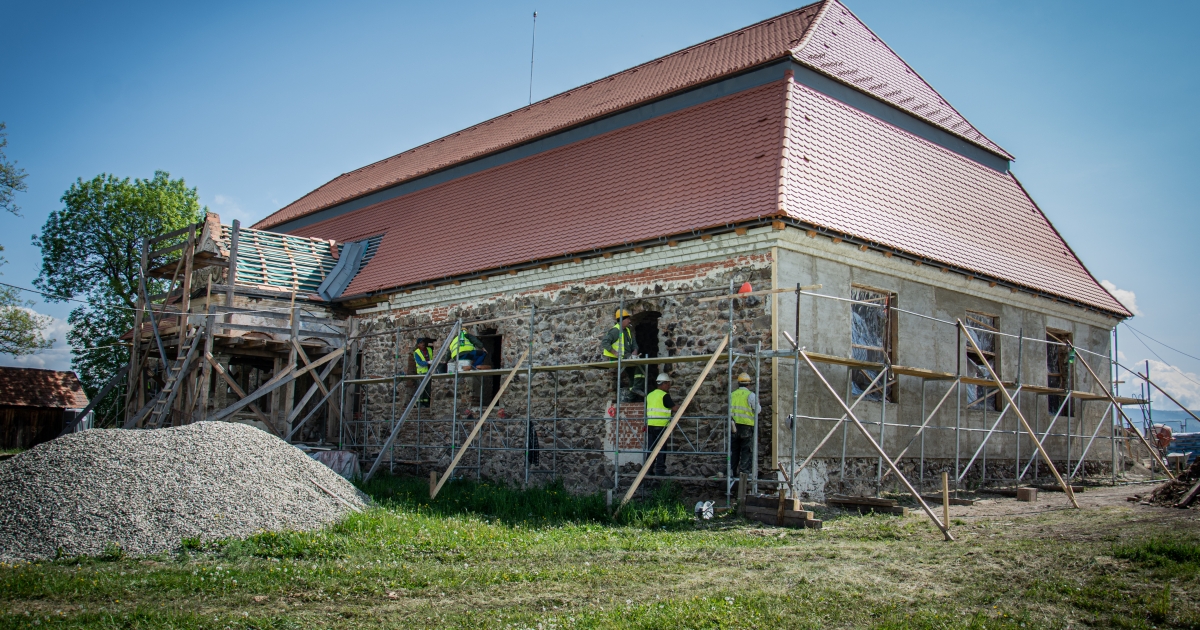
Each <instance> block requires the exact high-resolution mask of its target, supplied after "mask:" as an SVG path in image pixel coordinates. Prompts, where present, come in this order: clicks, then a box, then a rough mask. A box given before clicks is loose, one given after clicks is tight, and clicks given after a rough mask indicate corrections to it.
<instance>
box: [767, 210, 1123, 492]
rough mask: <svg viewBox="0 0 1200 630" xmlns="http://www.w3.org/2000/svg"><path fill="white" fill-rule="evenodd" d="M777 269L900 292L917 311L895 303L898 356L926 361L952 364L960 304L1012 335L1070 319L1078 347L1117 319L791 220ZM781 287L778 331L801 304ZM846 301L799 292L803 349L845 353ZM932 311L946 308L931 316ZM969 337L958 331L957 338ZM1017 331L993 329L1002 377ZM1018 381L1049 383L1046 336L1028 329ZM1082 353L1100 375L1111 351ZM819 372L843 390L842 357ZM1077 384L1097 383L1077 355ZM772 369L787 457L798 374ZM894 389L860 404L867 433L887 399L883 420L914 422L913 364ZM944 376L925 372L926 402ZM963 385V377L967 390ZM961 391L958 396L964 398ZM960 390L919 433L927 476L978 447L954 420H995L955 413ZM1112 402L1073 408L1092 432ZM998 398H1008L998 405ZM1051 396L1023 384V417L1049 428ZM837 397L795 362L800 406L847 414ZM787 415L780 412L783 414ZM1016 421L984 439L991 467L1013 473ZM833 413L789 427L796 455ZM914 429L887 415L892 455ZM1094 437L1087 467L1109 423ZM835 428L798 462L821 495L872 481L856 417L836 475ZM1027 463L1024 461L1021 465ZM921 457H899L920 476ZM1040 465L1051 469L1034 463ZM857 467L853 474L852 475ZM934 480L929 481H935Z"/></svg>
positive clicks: (780, 453)
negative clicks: (812, 230) (882, 398)
mask: <svg viewBox="0 0 1200 630" xmlns="http://www.w3.org/2000/svg"><path fill="white" fill-rule="evenodd" d="M777 251H778V254H777V259H778V263H777V265H778V271H777V275H776V282H777V283H778V284H779V286H784V287H787V286H794V285H795V284H796V283H800V284H805V285H807V284H814V283H820V284H822V285H823V288H822V289H821V290H820V291H819V292H820V293H822V294H826V295H831V296H836V297H841V298H847V299H848V298H849V297H850V289H851V286H852V285H863V286H868V287H874V288H879V289H884V290H888V291H892V292H895V293H896V294H897V306H898V307H899V308H900V309H903V310H908V311H913V312H914V313H918V314H920V315H924V316H927V317H921V316H918V315H911V314H906V313H901V314H899V316H898V317H899V320H898V326H897V329H898V334H897V346H896V357H895V362H896V364H897V365H903V366H909V367H917V368H925V369H930V370H936V371H941V372H951V373H953V372H955V371H956V369H957V366H958V361H959V358H960V356H959V352H958V345H957V344H958V333H957V329H956V327H955V326H953V325H952V324H947V323H943V322H951V323H952V322H954V320H955V319H957V318H962V317H964V316H965V313H966V311H967V310H972V311H978V312H983V313H988V314H991V315H997V316H999V324H1000V329H1001V331H1002V332H1003V333H1007V334H1009V335H1013V336H1017V335H1021V334H1022V333H1023V334H1024V335H1025V336H1026V337H1028V338H1031V339H1033V340H1042V339H1045V331H1046V328H1047V327H1050V328H1056V329H1062V330H1068V331H1071V332H1072V333H1073V334H1074V338H1075V343H1076V344H1077V346H1078V347H1080V348H1082V349H1087V350H1090V351H1093V352H1096V353H1099V354H1101V355H1105V356H1107V355H1108V352H1109V341H1110V338H1111V337H1110V333H1111V330H1112V327H1113V326H1114V325H1115V324H1116V321H1117V320H1115V319H1113V318H1109V317H1106V316H1104V315H1101V314H1098V313H1096V312H1091V311H1086V310H1084V309H1081V308H1077V307H1073V306H1068V305H1067V304H1065V303H1061V302H1054V301H1052V300H1047V299H1043V298H1035V297H1032V296H1029V295H1027V294H1024V293H1012V292H1010V291H1009V290H1008V289H1005V288H1004V287H999V286H997V287H991V286H989V285H988V283H987V282H984V281H981V280H971V279H968V277H966V276H963V275H959V274H956V273H942V272H940V271H938V270H935V269H932V268H931V267H929V266H914V265H913V264H912V263H910V262H907V261H902V260H900V259H898V258H887V257H885V256H883V255H882V254H880V253H877V252H871V251H867V252H863V251H860V250H859V249H858V248H857V247H855V246H853V245H850V244H848V243H844V242H843V243H840V244H835V243H834V242H833V241H832V240H831V239H829V238H825V237H821V236H817V237H815V238H810V237H808V236H807V235H805V233H804V232H801V231H799V230H787V231H786V232H785V233H784V234H782V235H781V238H780V240H779V242H778V250H777ZM776 299H777V304H776V307H775V308H776V309H777V310H776V312H777V319H778V321H779V327H780V330H779V336H778V337H777V338H778V339H780V340H781V343H782V339H783V337H782V331H784V330H787V331H789V332H790V331H791V330H792V328H793V326H794V318H795V314H796V307H795V299H794V297H792V296H791V295H780V296H779V297H777V298H776ZM850 307H851V305H850V304H849V303H848V302H841V301H836V300H832V299H822V298H816V297H808V296H805V297H803V298H802V300H801V308H800V321H801V325H800V335H799V339H800V344H801V345H802V346H804V347H805V348H806V349H808V350H810V351H813V352H819V353H823V354H829V355H835V356H843V357H849V356H851V347H850V342H851V329H850V321H851V318H850ZM928 317H933V318H937V319H939V320H943V321H942V322H937V321H932V320H931V319H929V318H928ZM964 343H965V342H964ZM1019 345H1021V344H1019V343H1018V340H1017V339H1014V338H1011V337H1001V338H1000V351H999V358H1000V376H1001V378H1002V379H1004V380H1005V381H1010V380H1015V378H1016V375H1017V358H1018V346H1019ZM1023 346H1024V347H1023V350H1022V351H1021V354H1022V359H1023V360H1022V368H1021V381H1022V382H1025V383H1031V384H1036V385H1043V386H1044V385H1045V384H1046V346H1045V345H1044V344H1041V343H1036V342H1034V341H1026V342H1025V343H1024V344H1023ZM1083 356H1084V358H1085V359H1086V360H1087V361H1088V363H1089V364H1090V365H1091V366H1092V368H1093V369H1094V370H1096V372H1097V374H1098V375H1099V376H1100V377H1101V378H1106V376H1107V375H1108V374H1109V372H1108V369H1109V366H1108V362H1107V361H1106V360H1104V359H1103V358H1100V357H1095V356H1093V355H1083ZM961 357H962V361H963V366H964V367H963V369H964V370H966V367H965V366H966V362H965V351H964V352H963V354H962V355H961ZM818 367H819V368H820V369H821V371H822V373H823V374H824V375H825V377H826V378H827V379H828V380H829V383H830V384H831V385H832V386H833V388H834V389H835V390H836V391H837V392H838V393H839V394H840V395H841V396H843V397H845V396H846V392H847V385H848V382H847V379H848V377H849V370H848V368H845V367H841V366H834V365H822V364H818ZM1077 370H1078V371H1077V376H1076V379H1077V380H1076V385H1075V389H1078V390H1084V391H1090V392H1094V393H1100V392H1101V390H1100V388H1099V387H1098V386H1097V385H1096V384H1095V383H1094V382H1093V381H1092V380H1091V378H1090V377H1089V376H1088V375H1087V372H1086V370H1085V369H1084V368H1083V366H1082V365H1078V367H1077ZM773 373H774V374H776V378H777V379H778V381H777V384H776V388H775V391H776V392H777V400H776V405H775V406H774V408H775V412H776V418H775V422H774V426H776V427H780V430H779V432H778V433H777V434H776V435H775V436H774V440H775V444H776V451H775V453H776V456H777V457H778V458H779V460H780V461H782V462H783V465H784V466H786V465H787V461H788V460H789V459H790V458H791V454H792V450H791V449H792V435H791V433H790V432H789V431H788V429H787V422H786V421H785V420H786V417H787V415H788V414H790V413H791V411H792V391H793V387H792V383H793V382H794V381H793V379H794V375H793V371H792V361H791V359H783V358H781V359H777V360H776V366H775V367H774V368H773ZM899 387H900V390H899V391H898V392H897V396H898V399H897V402H896V403H889V404H887V405H882V404H881V403H879V402H870V401H864V402H862V403H860V404H859V405H858V407H856V408H855V413H856V415H857V416H858V417H859V419H860V420H861V421H863V422H866V423H871V424H869V425H868V426H869V429H870V431H871V433H872V436H873V437H875V438H876V439H877V440H878V438H879V425H878V422H879V419H880V416H881V413H884V407H885V406H886V414H887V416H886V417H887V423H891V424H906V425H920V424H921V422H922V421H923V416H922V406H921V398H922V392H921V387H922V386H921V379H918V378H916V377H911V376H901V377H900V380H899ZM948 387H949V384H948V382H947V381H933V380H930V381H928V383H927V385H925V388H926V392H925V401H926V402H925V404H926V410H927V411H932V410H933V408H934V406H935V405H936V404H937V402H938V400H939V399H940V398H941V397H942V395H943V394H944V393H945V392H946V391H947V388H948ZM966 395H967V394H966V388H964V389H963V396H964V397H965V396H966ZM850 400H851V401H852V400H853V399H850ZM964 400H965V399H964ZM956 403H957V393H952V394H951V397H950V398H949V399H948V400H947V401H946V403H945V404H944V405H943V407H942V409H941V411H940V412H939V413H938V414H937V415H936V416H935V417H934V419H933V420H932V422H931V425H932V426H934V427H941V428H935V429H927V432H926V435H925V441H924V454H925V458H926V480H927V481H928V482H929V483H931V484H933V483H939V482H938V481H937V479H938V475H939V474H940V472H941V471H942V470H943V469H947V468H948V469H949V471H950V473H951V478H952V479H953V478H954V477H955V470H954V457H955V453H956V451H957V452H958V454H959V457H960V465H961V466H963V467H965V466H966V464H967V462H968V461H969V460H970V458H971V456H972V455H973V454H974V453H975V451H976V449H977V448H978V446H979V444H980V443H981V440H982V438H983V436H984V433H983V432H977V433H968V432H962V433H961V434H960V439H959V440H958V441H957V444H956V439H955V433H954V431H952V430H950V429H952V428H953V427H954V426H955V424H956V421H957V422H959V423H961V425H960V426H962V427H969V428H977V429H983V428H990V427H991V426H992V424H993V423H994V422H995V420H996V417H997V415H998V414H997V412H995V411H988V412H987V418H986V420H985V418H984V413H983V412H981V411H974V410H967V409H966V408H965V404H964V406H963V411H962V412H961V414H957V413H956V408H957V404H956ZM1106 407H1107V403H1106V402H1099V401H1094V402H1085V403H1083V404H1082V407H1081V408H1080V409H1081V411H1082V412H1083V413H1085V414H1086V415H1085V416H1084V418H1083V421H1084V430H1085V431H1086V433H1087V435H1088V436H1090V435H1091V433H1092V431H1093V430H1094V429H1095V427H1096V426H1097V423H1098V422H1101V419H1100V414H1101V413H1103V411H1104V410H1105V408H1106ZM1001 408H1003V404H1002V405H1001ZM1047 408H1048V404H1047V398H1046V397H1045V396H1039V397H1035V396H1034V395H1032V394H1026V395H1023V396H1022V397H1021V409H1022V412H1023V413H1024V414H1025V417H1026V419H1027V420H1028V421H1029V422H1030V424H1033V425H1035V429H1036V428H1039V427H1040V428H1041V429H1043V430H1044V428H1045V426H1046V424H1047V423H1048V421H1049V416H1051V415H1052V414H1049V413H1048V412H1047ZM842 413H843V412H842V410H841V408H840V406H838V405H837V403H836V402H835V401H833V399H832V398H831V396H830V394H829V392H828V391H827V390H826V389H825V387H824V385H822V384H821V383H820V381H819V380H818V379H816V378H815V377H813V376H812V374H811V372H810V371H809V370H808V368H807V366H804V367H802V368H801V385H800V409H799V414H800V415H801V416H812V417H819V418H835V419H836V418H838V417H840V416H841V415H842ZM781 419H782V420H781ZM1079 421H1080V417H1079V416H1076V417H1075V418H1073V419H1072V420H1071V424H1072V428H1071V431H1072V433H1073V434H1076V435H1078V434H1079V433H1080V427H1079ZM1016 423H1017V419H1016V416H1015V415H1014V414H1011V413H1010V414H1008V415H1007V416H1006V417H1005V418H1004V420H1003V421H1002V423H1001V424H1000V425H999V426H998V431H1000V432H1003V431H1008V432H1009V433H1007V434H1004V433H997V434H995V435H993V437H992V438H991V439H990V440H988V446H987V459H988V472H987V474H988V476H989V478H994V477H997V476H1000V477H1005V476H1008V477H1011V476H1012V471H1011V469H1012V467H1013V463H1014V460H1015V458H1016V457H1017V452H1018V450H1017V449H1018V446H1017V443H1016V441H1015V436H1014V435H1013V434H1012V431H1014V430H1015V427H1016ZM1065 425H1066V418H1065V417H1064V418H1062V419H1060V420H1059V424H1058V425H1056V429H1055V432H1056V433H1057V432H1059V431H1060V430H1063V429H1065V428H1066V426H1065ZM832 426H833V423H832V422H830V421H825V420H804V421H802V422H801V423H800V424H799V430H798V431H797V434H796V444H797V447H796V454H797V463H799V462H801V461H803V460H804V458H805V457H807V456H808V454H809V453H810V452H811V451H812V449H813V448H814V447H815V446H816V445H817V444H818V443H819V442H820V440H821V438H822V437H824V436H825V434H826V432H827V431H828V430H829V429H830V428H831V427H832ZM914 435H916V430H915V426H914V428H909V427H896V426H886V427H885V429H884V432H883V439H882V444H883V445H884V448H885V450H886V451H887V452H888V453H889V454H890V455H893V456H894V455H896V454H897V453H899V452H900V451H901V450H902V449H904V448H905V446H906V445H908V444H909V443H910V440H911V439H912V438H913V436H914ZM1098 435H1099V437H1097V441H1096V442H1095V443H1094V444H1093V445H1092V449H1091V451H1089V454H1088V459H1089V462H1092V463H1089V464H1088V465H1089V470H1093V471H1094V470H1098V469H1099V468H1103V467H1106V466H1108V465H1109V462H1110V461H1111V453H1110V446H1109V444H1108V442H1107V441H1105V440H1103V438H1105V437H1106V436H1108V435H1109V432H1108V427H1107V425H1105V426H1102V427H1101V428H1100V430H1099V434H1098ZM1086 441H1087V439H1086V438H1082V439H1081V438H1079V437H1076V438H1075V439H1074V441H1073V443H1072V445H1071V462H1072V464H1071V465H1072V468H1074V466H1075V462H1077V460H1078V459H1079V454H1080V452H1081V451H1082V449H1083V447H1084V446H1085V445H1086ZM1045 446H1046V448H1047V450H1048V451H1049V452H1050V454H1051V457H1052V458H1054V459H1055V460H1056V461H1060V462H1061V463H1062V464H1063V465H1065V460H1066V458H1067V455H1068V453H1067V443H1066V439H1065V438H1054V437H1051V438H1050V439H1049V440H1047V441H1046V444H1045ZM1033 448H1034V446H1033V444H1032V442H1030V441H1029V440H1028V438H1023V439H1022V440H1021V443H1020V446H1019V449H1020V453H1021V457H1022V459H1023V460H1026V461H1027V458H1028V457H1029V456H1030V455H1031V454H1033V452H1034V451H1033ZM920 450H921V441H920V438H917V440H916V441H914V442H913V443H912V446H911V447H910V451H909V453H908V456H915V457H917V458H919V456H920ZM841 455H842V433H841V431H839V432H837V434H836V435H835V437H834V438H833V439H831V440H830V441H829V442H828V443H827V444H826V446H825V447H824V448H823V449H822V451H821V452H820V453H819V454H818V457H817V459H816V460H815V461H814V463H813V464H810V466H809V469H808V470H806V471H805V472H804V473H803V474H802V479H804V480H805V483H806V484H807V485H806V487H807V488H808V490H809V492H811V493H812V494H814V495H816V496H820V495H822V494H823V493H824V492H826V491H829V492H833V491H848V492H863V491H867V492H873V483H874V478H875V476H876V470H877V466H878V459H877V456H876V454H875V451H874V450H873V449H872V448H871V447H870V445H869V443H867V442H866V441H865V439H863V438H861V437H860V436H859V435H858V432H857V430H856V429H854V428H853V427H850V428H849V431H848V437H847V440H846V457H847V458H848V465H847V470H846V477H847V478H846V479H845V485H842V484H841V482H842V481H843V479H842V478H841V474H842V469H841V463H842V462H841ZM980 458H981V461H977V462H976V463H975V464H974V465H973V466H972V470H971V471H970V472H969V473H968V475H967V476H966V477H965V479H964V481H965V482H968V483H969V482H977V481H978V477H979V475H980V474H981V473H982V458H983V455H982V454H981V455H980ZM1023 465H1024V464H1022V466H1023ZM918 466H919V461H910V462H908V463H907V464H906V467H907V468H908V469H910V470H912V471H913V474H914V475H915V476H919V471H918ZM1041 469H1042V473H1043V475H1045V474H1046V471H1045V468H1044V465H1041ZM855 476H857V477H861V478H863V479H859V480H854V479H851V477H855ZM930 488H932V486H930Z"/></svg>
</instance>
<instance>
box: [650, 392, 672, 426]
mask: <svg viewBox="0 0 1200 630" xmlns="http://www.w3.org/2000/svg"><path fill="white" fill-rule="evenodd" d="M666 395H667V392H664V391H663V390H661V389H656V390H654V391H652V392H650V393H649V394H646V426H651V427H665V426H667V424H668V423H669V422H670V421H671V410H670V409H668V408H667V407H665V406H663V397H664V396H666Z"/></svg>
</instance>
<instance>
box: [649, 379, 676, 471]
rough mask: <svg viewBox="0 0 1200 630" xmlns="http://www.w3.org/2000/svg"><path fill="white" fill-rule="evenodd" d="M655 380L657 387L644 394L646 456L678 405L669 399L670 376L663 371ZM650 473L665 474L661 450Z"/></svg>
mask: <svg viewBox="0 0 1200 630" xmlns="http://www.w3.org/2000/svg"><path fill="white" fill-rule="evenodd" d="M656 380H657V382H658V387H657V388H655V389H654V391H652V392H650V393H649V394H646V453H647V455H646V456H647V457H648V456H649V453H650V451H652V450H654V445H655V444H658V440H659V438H660V437H662V434H663V431H665V430H666V429H667V425H668V424H669V423H670V422H671V416H673V415H674V414H675V412H676V411H678V409H679V405H677V404H675V401H673V400H671V394H669V393H668V392H669V391H670V389H671V376H670V375H669V374H667V373H665V372H664V373H662V374H659V375H658V378H657V379H656ZM650 474H652V475H658V476H664V475H666V474H667V456H666V455H664V454H663V453H662V452H659V455H658V457H656V458H654V466H653V468H652V469H651V471H650Z"/></svg>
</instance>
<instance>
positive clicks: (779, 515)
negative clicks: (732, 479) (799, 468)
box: [742, 473, 787, 527]
mask: <svg viewBox="0 0 1200 630" xmlns="http://www.w3.org/2000/svg"><path fill="white" fill-rule="evenodd" d="M742 478H743V479H745V478H746V475H745V474H744V473H743V474H742ZM776 490H777V491H778V493H779V507H778V508H776V509H775V524H776V525H778V526H780V527H783V511H784V510H786V509H787V507H786V502H785V497H786V496H787V493H786V492H784V486H783V484H780V485H779V486H777V487H776Z"/></svg>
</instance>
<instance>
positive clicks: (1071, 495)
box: [956, 319, 1079, 509]
mask: <svg viewBox="0 0 1200 630" xmlns="http://www.w3.org/2000/svg"><path fill="white" fill-rule="evenodd" d="M956 321H957V322H958V328H959V330H961V331H962V335H963V338H965V339H966V340H967V343H969V344H971V348H972V349H974V351H975V354H976V355H977V356H981V357H982V356H984V354H983V351H982V350H980V349H979V346H978V345H977V344H976V343H975V339H974V338H972V337H971V333H970V332H969V331H967V327H966V326H965V325H964V324H963V323H962V320H961V319H960V320H956ZM983 365H984V367H986V368H987V371H988V374H989V375H991V377H992V381H993V382H994V383H995V385H996V387H998V388H1000V393H1001V394H1004V399H1005V400H1007V401H1008V404H1010V405H1012V409H1013V411H1015V412H1016V413H1017V418H1018V419H1020V420H1021V425H1022V426H1024V427H1025V432H1026V433H1028V434H1029V439H1030V440H1033V445H1034V446H1035V447H1037V451H1038V453H1039V454H1040V455H1041V456H1042V460H1043V461H1045V462H1046V466H1048V467H1049V468H1050V472H1051V473H1053V474H1054V479H1055V480H1057V481H1058V485H1059V486H1060V487H1061V488H1062V490H1063V492H1064V493H1066V495H1067V499H1069V500H1070V501H1071V505H1072V506H1073V507H1075V509H1079V502H1078V501H1076V500H1075V492H1074V491H1072V490H1071V486H1070V485H1068V484H1067V482H1066V481H1063V478H1062V475H1060V474H1058V469H1057V468H1055V467H1054V461H1053V460H1051V459H1050V454H1049V453H1047V452H1046V449H1045V448H1044V447H1043V446H1042V442H1041V440H1038V439H1037V434H1036V433H1034V431H1033V427H1030V426H1029V421H1028V420H1026V419H1025V414H1023V413H1021V408H1020V407H1019V406H1018V405H1017V404H1016V403H1015V402H1014V401H1013V399H1012V396H1009V395H1008V390H1007V389H1005V388H1004V382H1003V381H1001V380H1000V375H998V374H996V370H995V369H993V368H992V364H991V363H988V362H987V361H984V362H983Z"/></svg>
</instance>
